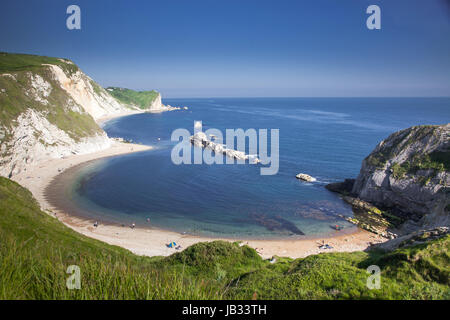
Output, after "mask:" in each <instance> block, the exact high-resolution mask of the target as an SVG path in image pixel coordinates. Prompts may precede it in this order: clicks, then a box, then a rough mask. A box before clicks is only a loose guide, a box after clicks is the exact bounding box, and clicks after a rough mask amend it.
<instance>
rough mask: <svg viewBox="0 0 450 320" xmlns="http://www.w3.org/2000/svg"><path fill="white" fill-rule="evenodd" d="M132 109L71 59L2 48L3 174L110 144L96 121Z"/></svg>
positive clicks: (0, 118) (0, 165) (0, 157)
mask: <svg viewBox="0 0 450 320" xmlns="http://www.w3.org/2000/svg"><path fill="white" fill-rule="evenodd" d="M129 111H133V110H132V109H130V108H129V107H127V106H124V105H122V104H121V103H119V102H118V101H117V100H115V99H114V98H113V97H112V96H111V95H110V94H109V93H108V92H107V91H105V90H104V89H103V88H101V86H99V85H98V84H97V83H95V82H94V81H93V80H92V79H90V78H89V77H88V76H87V75H85V74H84V73H83V72H82V71H81V70H80V69H79V68H78V67H77V66H76V65H74V64H73V63H72V62H71V61H69V60H64V59H56V58H48V57H41V56H31V55H15V54H6V53H0V175H2V176H7V177H12V176H13V175H15V174H17V173H19V172H21V171H22V170H26V168H27V166H29V165H32V164H36V163H38V162H40V161H43V160H46V159H51V158H58V157H64V156H67V155H71V154H82V153H89V152H94V151H98V150H101V149H105V148H108V147H109V146H110V144H111V142H110V140H109V139H108V137H107V135H106V133H105V132H104V131H103V130H102V129H101V128H100V127H99V126H98V125H97V123H96V121H95V120H97V119H99V118H101V117H104V116H111V115H114V114H123V113H126V112H129Z"/></svg>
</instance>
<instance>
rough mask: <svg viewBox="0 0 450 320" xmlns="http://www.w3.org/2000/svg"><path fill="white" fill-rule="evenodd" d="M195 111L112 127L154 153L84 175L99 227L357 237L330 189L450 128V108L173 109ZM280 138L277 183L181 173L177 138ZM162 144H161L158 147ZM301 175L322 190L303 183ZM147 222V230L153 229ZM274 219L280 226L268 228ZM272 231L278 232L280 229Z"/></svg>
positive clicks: (302, 103) (221, 170)
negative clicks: (391, 149)
mask: <svg viewBox="0 0 450 320" xmlns="http://www.w3.org/2000/svg"><path fill="white" fill-rule="evenodd" d="M164 103H166V104H170V105H174V106H188V107H189V110H183V111H173V112H166V113H163V114H139V115H132V116H128V117H124V118H120V119H116V120H112V121H110V122H108V123H107V124H106V125H105V127H104V129H105V130H106V131H107V133H108V135H109V136H111V137H124V138H126V139H132V140H133V141H134V142H140V143H143V144H149V145H154V146H155V147H156V148H155V149H154V150H151V151H148V152H143V153H137V154H131V155H126V156H120V157H115V158H111V159H108V160H100V161H97V162H94V163H92V164H90V165H88V166H86V167H84V168H83V169H82V170H81V171H80V175H79V179H78V180H77V182H76V183H75V184H74V187H73V194H72V197H73V200H74V201H75V202H76V203H77V205H78V206H79V207H82V208H83V209H84V210H85V211H87V212H88V214H89V215H90V216H92V217H96V218H98V219H100V220H102V219H103V220H108V221H113V222H120V223H125V224H130V223H132V222H135V223H136V224H137V225H138V226H149V225H150V226H153V227H160V228H164V229H169V230H174V231H178V232H187V233H191V234H201V235H210V236H224V237H242V238H255V237H256V238H276V237H289V236H295V233H294V234H293V233H292V228H291V227H292V225H294V226H295V227H297V228H298V229H299V230H301V231H302V232H303V233H304V234H306V235H307V236H318V235H324V234H328V233H330V232H333V230H332V229H331V227H330V226H331V225H335V224H340V225H343V226H344V227H346V228H352V227H351V226H350V225H349V224H348V223H346V222H345V221H344V220H342V219H341V218H338V217H337V214H344V215H347V216H350V215H352V211H351V208H350V207H349V206H348V205H347V204H345V203H344V202H343V201H342V200H341V199H340V198H339V197H338V196H337V195H336V194H333V193H331V192H329V191H327V190H326V189H325V188H324V185H325V184H327V183H330V182H335V181H340V180H343V179H345V178H351V177H356V176H357V174H358V172H359V169H360V165H361V161H362V160H363V159H364V157H366V156H367V155H368V154H369V153H370V152H371V150H372V149H373V148H374V147H375V146H376V144H377V143H378V142H380V141H381V140H382V139H384V138H386V137H387V136H388V135H389V134H391V133H392V132H394V131H397V130H399V129H403V128H407V127H409V126H412V125H419V124H442V123H448V122H449V121H450V99H438V98H436V99H417V98H414V99H412V98H411V99H409V98H408V99H406V98H405V99H403V98H401V99H400V98H364V99H362V98H361V99H360V98H348V99H347V98H281V99H280V98H247V99H242V98H239V99H238V98H236V99H225V98H224V99H219V98H211V99H173V100H171V99H166V100H165V101H164ZM194 120H202V121H203V129H204V130H206V129H208V128H211V127H212V128H217V129H220V130H223V132H225V129H226V128H232V129H234V128H243V129H248V128H255V129H264V128H265V129H276V128H278V129H280V152H279V154H280V167H279V172H278V174H277V175H272V176H262V175H260V170H259V165H249V164H247V165H237V164H235V165H206V164H203V165H183V164H182V165H179V166H177V165H174V164H173V163H172V162H171V158H170V152H171V148H172V146H173V145H174V144H175V142H171V141H170V136H171V133H172V131H173V130H174V129H177V128H186V129H188V130H189V131H191V132H192V131H193V123H194ZM158 138H160V139H161V140H160V141H158ZM299 172H304V173H308V174H310V175H312V176H313V177H316V178H317V180H318V181H317V182H315V183H305V182H301V181H299V180H297V179H296V178H295V175H296V174H297V173H299ZM147 218H150V223H148V222H147V221H146V219H147ZM271 219H273V220H274V221H275V222H274V221H271ZM261 221H265V222H264V224H266V223H268V224H271V225H273V223H275V224H276V223H281V224H282V226H281V227H280V228H279V229H277V228H275V229H273V228H268V227H267V226H268V225H267V224H266V225H263V224H261Z"/></svg>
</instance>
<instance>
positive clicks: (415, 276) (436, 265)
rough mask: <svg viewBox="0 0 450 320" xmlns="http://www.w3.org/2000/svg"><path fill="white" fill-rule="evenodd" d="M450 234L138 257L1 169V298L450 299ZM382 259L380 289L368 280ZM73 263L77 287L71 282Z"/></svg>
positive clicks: (212, 245)
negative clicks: (358, 248)
mask: <svg viewBox="0 0 450 320" xmlns="http://www.w3.org/2000/svg"><path fill="white" fill-rule="evenodd" d="M449 247H450V237H449V236H447V237H446V238H441V239H439V240H435V241H432V242H429V243H427V244H424V245H419V246H415V247H408V248H404V249H400V250H396V251H394V252H391V253H383V252H379V251H376V252H370V253H366V252H355V253H326V254H319V255H313V256H309V257H307V258H304V259H296V260H293V259H289V258H280V257H278V258H277V261H276V262H275V263H273V264H271V263H269V262H268V261H267V260H263V259H262V258H260V257H259V256H258V255H257V253H256V252H255V250H253V249H251V248H249V247H247V246H240V245H239V244H238V243H229V242H223V241H214V242H209V243H199V244H196V245H193V246H191V247H189V248H187V249H186V250H184V251H183V252H178V253H176V254H174V255H172V256H169V257H165V258H163V257H153V258H149V257H141V256H136V255H134V254H132V253H131V252H129V251H127V250H125V249H122V248H119V247H116V246H111V245H108V244H105V243H103V242H100V241H97V240H93V239H90V238H87V237H85V236H83V235H81V234H78V233H76V232H74V231H72V230H71V229H69V228H67V227H66V226H64V225H63V224H62V223H60V222H59V221H58V220H56V219H55V218H53V217H51V216H49V215H47V214H46V213H44V212H42V211H40V209H39V206H38V204H37V203H36V201H35V200H34V199H33V197H32V195H31V193H30V192H29V191H28V190H26V189H24V188H22V187H21V186H19V185H18V184H17V183H15V182H12V181H11V180H9V179H6V178H0V299H251V298H258V299H336V298H337V299H373V298H380V299H449V298H450V295H449V276H450V273H449V272H450V270H449V266H450V263H449V262H450V261H449V260H450V259H449ZM371 264H377V265H379V266H380V268H381V270H382V273H381V289H379V290H369V289H368V288H367V287H366V279H367V276H368V274H367V272H366V268H367V267H368V266H369V265H371ZM69 265H78V266H79V267H80V269H81V289H80V290H69V289H67V288H66V280H67V278H68V276H69V275H68V274H66V270H67V267H68V266H69Z"/></svg>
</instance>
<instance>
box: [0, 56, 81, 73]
mask: <svg viewBox="0 0 450 320" xmlns="http://www.w3.org/2000/svg"><path fill="white" fill-rule="evenodd" d="M42 64H54V65H57V66H60V67H61V68H62V69H63V70H64V71H65V72H66V73H67V74H72V73H75V72H76V71H78V70H79V69H78V67H77V66H76V65H75V64H74V63H73V62H72V61H71V60H69V59H59V58H53V57H46V56H37V55H32V54H16V53H7V52H0V73H5V72H17V71H34V70H38V69H40V68H41V67H42Z"/></svg>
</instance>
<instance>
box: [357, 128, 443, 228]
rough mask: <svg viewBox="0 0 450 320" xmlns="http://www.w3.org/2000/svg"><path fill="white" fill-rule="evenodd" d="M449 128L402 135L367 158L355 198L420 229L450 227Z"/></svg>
mask: <svg viewBox="0 0 450 320" xmlns="http://www.w3.org/2000/svg"><path fill="white" fill-rule="evenodd" d="M449 171H450V124H446V125H442V126H416V127H411V128H408V129H405V130H401V131H398V132H396V133H394V134H392V135H390V136H389V137H388V138H387V139H385V140H384V141H382V142H381V143H379V144H378V146H377V147H376V148H375V150H374V151H373V152H372V153H371V154H370V155H369V156H368V157H367V158H366V159H364V161H363V163H362V167H361V171H360V173H359V175H358V177H357V179H356V181H355V183H354V185H353V189H352V193H353V194H355V195H356V196H358V197H359V198H360V199H362V200H365V201H368V202H371V203H374V204H376V205H379V206H383V207H388V208H389V207H394V208H396V209H399V210H400V211H402V212H404V213H406V214H407V215H408V216H409V217H411V218H415V220H416V221H417V220H419V221H418V225H420V226H421V227H436V226H448V225H450V219H449V216H450V213H449V206H450V201H449V199H450V193H449V192H450V190H449V185H450V176H449Z"/></svg>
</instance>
